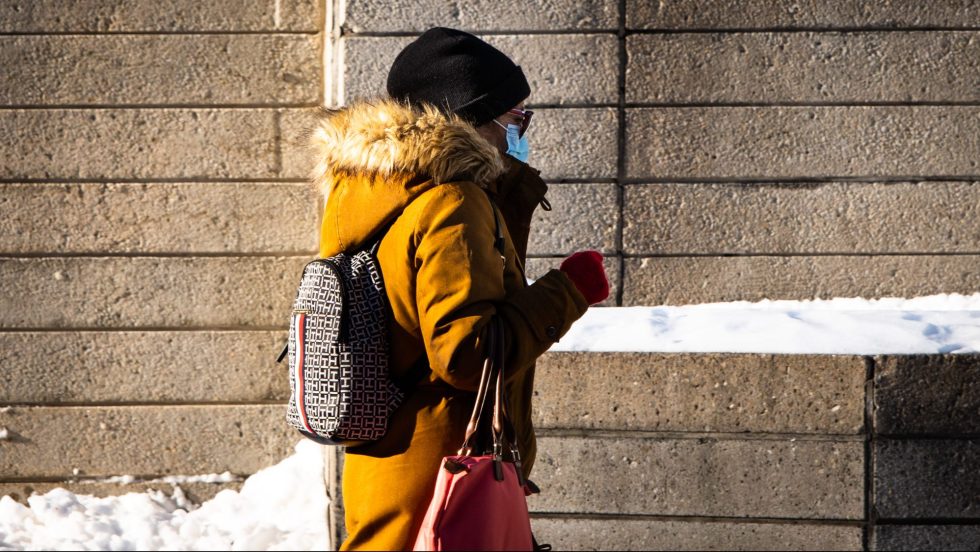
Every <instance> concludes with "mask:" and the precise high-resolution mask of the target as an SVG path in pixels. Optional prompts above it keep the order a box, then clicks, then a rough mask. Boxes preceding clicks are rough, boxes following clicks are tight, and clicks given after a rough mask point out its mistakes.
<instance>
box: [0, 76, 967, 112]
mask: <svg viewBox="0 0 980 552" xmlns="http://www.w3.org/2000/svg"><path fill="white" fill-rule="evenodd" d="M319 85H320V87H321V88H322V87H323V83H322V82H321V83H319ZM321 105H322V104H320V103H319V102H220V103H200V102H164V103H155V102H146V103H45V104H3V105H0V111H45V110H48V111H56V110H68V109H74V110H81V109H87V110H134V109H158V110H162V109H227V110H231V109H266V108H296V109H310V108H315V107H320V106H321ZM528 107H529V108H533V109H555V110H563V109H602V108H619V107H624V108H626V109H714V108H718V109H726V108H770V107H791V108H808V107H980V101H972V100H942V101H940V100H912V101H813V102H781V101H773V102H623V103H620V102H618V101H617V102H569V103H529V104H528Z"/></svg>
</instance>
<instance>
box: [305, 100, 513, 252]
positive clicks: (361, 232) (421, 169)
mask: <svg viewBox="0 0 980 552" xmlns="http://www.w3.org/2000/svg"><path fill="white" fill-rule="evenodd" d="M311 146H312V148H313V151H314V155H315V158H316V165H315V167H314V169H313V174H312V179H313V182H314V184H315V185H316V187H317V189H318V190H319V192H320V193H321V194H323V196H324V197H325V198H326V207H325V212H324V216H325V218H324V220H339V217H340V216H341V213H339V210H344V211H352V210H356V211H354V212H357V213H358V216H356V217H343V218H344V224H343V228H340V227H338V228H337V229H336V234H337V235H336V236H335V238H336V239H337V242H338V244H337V247H328V248H327V249H328V250H333V249H338V250H343V249H346V248H348V247H355V246H357V245H360V243H363V240H366V239H367V238H369V237H371V236H372V235H373V234H374V233H375V232H376V231H377V230H379V229H380V228H381V227H382V226H383V225H384V224H385V223H387V222H388V221H390V220H392V219H393V218H394V217H396V216H397V215H398V214H399V213H400V212H401V210H402V209H404V207H405V206H406V205H407V204H408V203H409V202H410V201H411V200H412V199H413V198H414V197H415V196H417V195H418V194H420V193H422V192H424V191H425V190H427V189H429V188H431V187H432V186H435V185H438V184H441V183H443V182H451V181H456V180H467V181H471V182H474V183H476V184H478V185H480V186H483V187H489V186H491V185H492V183H493V182H494V181H495V180H496V179H497V178H499V177H500V176H501V174H503V172H504V170H505V166H504V161H503V159H502V158H501V155H500V153H499V152H498V151H497V149H496V148H495V147H494V146H492V145H491V144H490V143H489V142H487V141H486V140H485V139H484V138H483V137H482V136H480V135H479V133H477V131H476V129H475V128H473V126H472V125H470V124H469V123H467V122H466V121H464V120H462V119H460V118H459V117H457V116H447V115H444V114H443V113H441V112H440V111H438V110H437V109H435V108H433V107H426V108H414V107H409V106H407V105H405V104H403V103H400V102H398V101H396V100H391V99H380V100H370V101H369V100H362V101H358V102H356V103H353V104H351V105H350V106H347V107H344V108H341V109H336V110H324V111H323V113H322V115H321V117H320V119H319V121H318V122H317V124H316V126H315V128H314V129H313V131H312V134H311ZM365 208H367V209H366V210H365ZM332 210H333V212H331V211H332ZM328 217H332V218H331V219H328ZM338 226H339V224H338ZM327 237H328V236H326V235H323V234H321V239H324V238H327ZM322 250H323V245H321V251H322Z"/></svg>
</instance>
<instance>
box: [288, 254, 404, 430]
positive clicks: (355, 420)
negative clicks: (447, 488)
mask: <svg viewBox="0 0 980 552" xmlns="http://www.w3.org/2000/svg"><path fill="white" fill-rule="evenodd" d="M380 243H381V239H380V237H379V238H378V239H377V241H375V242H373V243H371V244H369V245H370V247H369V248H368V249H362V250H359V251H355V252H352V253H349V254H348V253H340V254H338V255H335V256H333V257H328V258H325V259H314V260H312V261H310V262H309V263H307V264H306V266H305V267H304V268H303V275H302V277H301V279H300V284H299V290H298V291H297V292H296V300H295V301H294V302H293V311H292V315H291V317H290V320H289V340H288V341H287V342H286V345H285V346H284V347H283V349H282V352H281V353H280V354H279V358H278V359H277V361H276V362H281V361H282V359H283V357H285V356H286V354H287V352H288V354H289V386H290V389H291V393H290V397H289V404H288V406H287V407H286V421H287V423H288V424H289V425H290V426H292V427H294V428H296V429H298V430H299V432H300V433H302V434H303V435H305V436H306V437H308V438H310V439H312V440H314V441H316V442H318V443H320V444H324V445H343V446H354V445H356V444H359V443H362V442H366V441H372V440H377V439H380V438H381V437H382V436H383V435H384V433H385V431H386V430H387V426H388V416H389V415H390V414H391V413H392V412H393V411H394V410H395V409H396V408H397V407H398V406H399V405H400V404H401V403H402V401H403V400H404V398H405V393H404V392H403V391H402V390H401V389H400V388H399V386H398V385H396V384H395V382H394V381H392V380H391V379H390V378H389V375H388V355H389V344H388V316H389V315H388V310H389V307H388V297H387V295H386V294H385V287H384V281H383V279H382V277H381V270H380V269H379V266H378V261H377V251H378V245H379V244H380Z"/></svg>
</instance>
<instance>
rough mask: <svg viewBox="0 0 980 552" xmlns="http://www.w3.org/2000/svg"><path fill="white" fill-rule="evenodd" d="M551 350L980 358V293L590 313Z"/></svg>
mask: <svg viewBox="0 0 980 552" xmlns="http://www.w3.org/2000/svg"><path fill="white" fill-rule="evenodd" d="M551 350H552V351H640V352H697V353H709V352H712V353H723V352H730V353H803V354H852V355H876V354H920V353H932V354H935V353H958V354H959V353H976V352H980V293H975V294H973V295H960V294H956V293H953V294H940V295H930V296H925V297H916V298H913V299H902V298H892V297H888V298H883V299H861V298H836V299H828V300H820V299H814V300H808V301H787V300H776V301H773V300H768V299H767V300H763V301H760V302H757V303H750V302H747V301H735V302H731V303H705V304H700V305H683V306H660V307H606V308H594V309H589V311H588V312H587V313H586V314H585V316H584V317H582V318H581V319H580V320H578V321H577V322H576V323H575V324H573V325H572V328H571V330H569V332H568V333H567V334H565V336H564V337H562V338H561V340H560V341H559V342H558V343H556V344H555V345H554V346H553V347H552V348H551Z"/></svg>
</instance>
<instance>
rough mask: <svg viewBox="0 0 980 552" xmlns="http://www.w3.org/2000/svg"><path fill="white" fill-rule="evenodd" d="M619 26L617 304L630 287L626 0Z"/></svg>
mask: <svg viewBox="0 0 980 552" xmlns="http://www.w3.org/2000/svg"><path fill="white" fill-rule="evenodd" d="M618 7H619V13H618V15H619V21H618V23H619V29H618V30H617V33H616V37H617V39H616V42H617V49H618V55H619V73H618V74H617V75H616V81H617V82H616V84H617V95H618V97H617V109H616V209H617V220H616V226H615V228H614V232H613V241H614V244H615V245H614V247H615V248H616V265H617V266H616V270H618V271H619V285H618V286H616V297H615V300H614V304H615V305H617V306H622V305H623V293H624V291H623V290H624V289H625V287H626V261H625V259H624V257H623V228H624V227H625V226H626V216H625V207H624V202H625V188H624V187H623V182H624V179H625V177H626V139H627V136H626V65H627V55H628V52H627V50H626V9H627V7H626V0H619V6H618Z"/></svg>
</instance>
